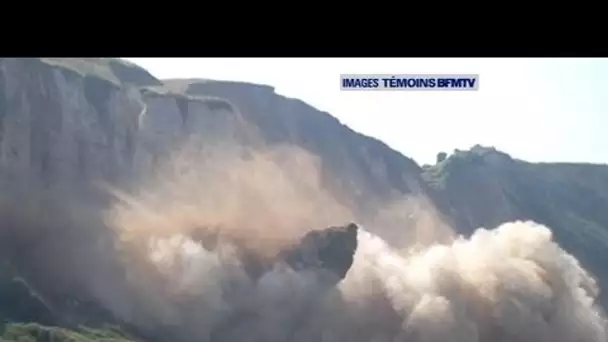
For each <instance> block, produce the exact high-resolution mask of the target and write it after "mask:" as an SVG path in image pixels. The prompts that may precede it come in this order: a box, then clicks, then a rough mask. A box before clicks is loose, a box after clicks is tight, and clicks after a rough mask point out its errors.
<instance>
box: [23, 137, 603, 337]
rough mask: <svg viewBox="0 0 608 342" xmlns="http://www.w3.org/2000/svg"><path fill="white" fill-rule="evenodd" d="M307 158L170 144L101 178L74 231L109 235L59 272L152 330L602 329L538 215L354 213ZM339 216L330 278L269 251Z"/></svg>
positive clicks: (420, 333) (448, 332)
mask: <svg viewBox="0 0 608 342" xmlns="http://www.w3.org/2000/svg"><path fill="white" fill-rule="evenodd" d="M321 167H322V165H321V164H320V162H319V160H318V159H316V158H315V157H314V156H311V155H309V154H308V153H306V152H305V151H304V150H301V149H297V148H294V147H279V148H276V149H265V150H264V151H253V150H245V149H212V150H206V151H202V152H196V153H194V152H192V151H188V150H183V151H181V152H180V153H176V154H174V155H172V156H171V157H170V158H167V159H166V161H165V162H164V163H163V164H162V165H159V167H158V168H156V169H155V170H154V173H153V174H151V175H149V176H148V177H145V178H143V179H142V180H141V181H140V182H139V183H138V184H137V185H136V186H135V187H134V188H132V189H129V190H126V189H118V188H113V187H111V186H108V185H104V189H105V190H107V191H109V192H110V193H111V194H112V196H113V200H112V202H111V204H110V205H109V207H107V208H106V210H104V211H102V212H100V216H101V217H102V218H103V221H100V222H102V223H98V222H97V221H95V222H96V223H95V224H93V227H94V228H95V229H93V228H89V229H87V230H85V231H89V230H100V229H102V227H103V229H105V230H107V231H109V232H111V233H112V234H110V235H111V236H112V240H111V241H112V247H110V246H108V245H107V244H104V246H105V249H101V248H94V249H90V248H78V249H74V248H71V249H67V250H70V251H72V252H70V253H71V254H69V256H70V257H69V258H68V257H64V258H61V259H58V260H60V261H61V263H63V262H66V263H67V264H68V265H72V264H75V262H74V259H80V260H89V261H88V264H87V265H89V266H90V267H88V268H85V267H77V268H74V270H65V272H69V274H70V277H68V278H70V279H72V278H73V279H80V280H81V283H80V285H79V286H81V287H83V286H84V287H86V288H87V291H85V292H86V293H88V294H90V295H91V296H92V297H94V298H96V299H97V301H98V302H100V303H101V304H102V305H103V306H104V307H105V308H106V309H108V310H110V311H111V312H113V314H114V315H116V316H118V317H120V319H122V320H124V321H127V322H129V323H131V324H133V325H134V326H136V327H138V328H139V329H141V330H142V331H145V332H146V334H147V336H155V337H157V338H158V339H159V340H161V336H172V338H173V340H182V341H213V342H222V341H245V342H247V341H251V342H253V341H266V342H283V341H293V342H299V341H301V342H310V341H328V342H333V341H355V342H357V341H361V342H364V341H365V342H370V341H373V342H384V341H386V342H389V341H390V342H398V341H403V342H406V341H411V342H434V341H438V342H439V341H455V342H490V341H498V342H501V341H504V342H514V341H521V342H544V341H555V342H572V341H588V342H600V341H601V342H604V341H607V340H608V339H607V336H606V327H607V324H606V320H605V318H604V316H603V313H602V311H601V310H600V308H599V307H597V306H596V303H595V300H596V298H597V296H598V285H597V284H596V283H595V280H594V279H593V277H592V276H591V275H590V274H588V273H587V272H586V271H585V270H584V269H583V268H582V267H581V265H580V264H579V263H578V261H577V260H576V259H575V258H574V257H573V256H571V255H569V254H568V253H566V252H565V251H564V250H563V249H562V248H560V246H559V245H558V244H556V243H555V242H554V241H553V236H552V234H551V231H550V230H549V229H548V228H547V227H544V226H542V225H539V224H536V223H534V222H511V223H505V224H503V225H501V226H499V227H489V229H486V228H479V229H478V230H477V231H475V233H474V234H473V235H472V236H471V237H470V238H463V237H459V236H457V235H456V234H454V232H452V231H451V230H450V229H449V227H448V226H447V225H446V224H445V223H443V220H442V219H441V218H439V217H438V214H437V213H436V212H435V211H434V209H433V207H432V203H430V201H429V200H427V199H419V198H416V197H408V198H404V199H403V198H402V199H398V200H395V201H389V202H387V203H384V204H382V203H375V204H376V205H379V206H380V207H383V208H384V209H383V210H382V211H380V212H378V213H377V215H376V216H375V217H371V218H370V217H360V216H358V213H357V212H356V210H355V209H353V208H349V207H347V206H346V205H344V204H341V203H340V202H339V201H338V200H336V197H335V196H333V195H334V194H330V193H328V192H327V191H325V190H324V187H323V185H322V183H321V181H320V177H319V174H320V172H319V171H320V168H321ZM89 218H90V217H89ZM350 221H356V222H364V224H360V229H359V232H358V237H357V238H358V247H357V250H356V253H355V256H354V263H353V265H352V267H351V268H350V270H349V272H348V273H347V275H346V277H345V278H344V279H343V280H342V281H341V282H340V283H338V285H336V286H333V285H332V286H328V285H327V284H325V283H323V282H322V281H320V280H319V279H318V278H317V277H316V276H315V274H314V272H313V273H311V272H304V271H302V272H295V271H293V270H292V269H290V268H289V267H283V266H281V264H280V263H277V262H276V260H275V259H273V258H274V256H275V255H276V254H277V253H278V252H279V251H280V250H281V249H282V248H285V247H286V246H288V245H290V244H292V243H295V242H296V241H298V239H299V238H300V237H302V236H303V235H304V234H305V233H306V232H308V231H310V230H311V229H322V228H326V227H328V226H330V225H336V224H343V223H346V222H350ZM74 222H79V224H80V223H81V222H82V220H80V221H74ZM29 225H30V226H31V224H29ZM38 225H40V224H38ZM70 225H71V226H74V223H73V222H72V223H71V224H70ZM425 228H426V229H425ZM58 229H59V228H58ZM64 231H65V228H64ZM68 232H70V234H71V233H73V232H72V230H69V231H68ZM79 232H81V230H79ZM398 232H400V233H398ZM78 234H81V235H82V233H78ZM68 235H69V234H68V233H64V234H61V235H60V236H61V237H62V238H64V239H66V241H68V242H70V243H72V244H84V242H83V241H84V240H86V239H84V238H82V239H74V238H69V237H68ZM402 235H407V238H406V239H403V241H399V242H397V243H395V242H394V241H391V240H399V239H402ZM30 238H31V237H30ZM104 241H105V240H104ZM406 241H407V242H406ZM95 244H96V245H98V244H99V243H98V242H96V243H95ZM67 245H68V244H67V243H64V244H62V245H61V246H63V247H65V246H67ZM45 251H47V252H48V250H45ZM52 251H53V252H54V253H56V254H58V255H61V253H62V252H61V248H55V249H53V250H52ZM92 251H94V253H93V252H92ZM103 251H105V253H104V252H103ZM55 257H56V258H57V256H55ZM99 259H103V260H106V261H104V262H99V261H98V260H99ZM110 259H111V260H114V263H112V262H110V261H107V260H110ZM70 260H71V261H70ZM91 260H94V261H95V262H93V261H91ZM61 263H60V264H61ZM55 264H57V263H55ZM104 265H105V266H104ZM108 265H114V266H112V267H110V266H108ZM115 265H120V268H119V270H118V267H117V266H115ZM62 272H64V270H62V269H59V268H56V274H55V275H56V276H57V275H60V274H61V273H62ZM63 278H66V277H63ZM87 279H88V281H86V280H87ZM92 279H94V281H93V280H92ZM165 340H167V339H166V338H165ZM169 340H171V339H169Z"/></svg>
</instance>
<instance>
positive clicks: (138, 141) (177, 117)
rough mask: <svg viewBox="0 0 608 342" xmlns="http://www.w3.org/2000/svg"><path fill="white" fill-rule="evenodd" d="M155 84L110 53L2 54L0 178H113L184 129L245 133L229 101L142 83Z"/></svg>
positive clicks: (40, 181)
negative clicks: (97, 56) (92, 56)
mask: <svg viewBox="0 0 608 342" xmlns="http://www.w3.org/2000/svg"><path fill="white" fill-rule="evenodd" d="M158 84H160V81H158V80H157V79H155V78H154V77H153V76H151V75H150V74H148V73H147V72H145V71H144V70H142V69H139V68H137V67H135V66H131V65H125V64H123V62H119V61H115V60H60V59H58V60H54V59H3V60H2V61H0V99H2V100H1V102H0V123H1V125H0V137H1V138H0V174H1V175H2V177H1V179H2V180H3V181H4V182H5V183H8V184H9V185H15V184H25V183H28V184H29V185H30V186H45V187H49V186H53V187H65V188H70V187H73V186H74V185H76V184H79V185H80V184H84V183H86V182H87V181H90V180H106V181H118V180H120V179H122V178H124V177H127V176H129V175H132V173H133V172H134V171H136V170H141V169H142V168H147V167H150V165H152V164H153V163H154V162H155V160H157V159H158V158H159V157H161V156H162V155H163V153H164V152H167V151H169V150H171V149H172V148H174V147H175V146H177V144H179V143H180V142H182V141H183V140H185V139H187V138H188V135H189V134H192V133H196V134H197V136H198V137H201V138H203V139H208V140H213V139H220V138H221V139H230V138H231V137H233V138H234V137H237V138H244V137H245V136H246V132H239V129H240V128H239V124H238V121H239V120H240V117H239V114H238V111H237V109H236V108H235V107H233V106H232V105H231V104H230V103H229V102H228V101H226V100H223V99H212V98H204V97H193V96H186V95H183V94H161V93H156V92H154V91H150V90H148V89H146V88H145V86H154V85H158ZM237 132H238V133H237ZM81 181H82V182H81Z"/></svg>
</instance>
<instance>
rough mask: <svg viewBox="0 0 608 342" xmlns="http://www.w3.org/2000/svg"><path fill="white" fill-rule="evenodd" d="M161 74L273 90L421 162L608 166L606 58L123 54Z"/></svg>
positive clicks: (607, 72)
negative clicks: (434, 88)
mask: <svg viewBox="0 0 608 342" xmlns="http://www.w3.org/2000/svg"><path fill="white" fill-rule="evenodd" d="M126 59H128V60H130V61H132V62H135V63H136V64H138V65H140V66H142V67H144V68H146V69H147V70H148V71H150V72H151V73H152V74H153V75H155V76H156V77H158V78H210V79H219V80H233V81H245V82H252V83H260V84H267V85H271V86H274V87H275V89H276V92H277V93H279V94H281V95H285V96H288V97H295V98H299V99H301V100H303V101H305V102H307V103H309V104H310V105H312V106H314V107H316V108H318V109H320V110H323V111H327V112H329V113H330V114H331V115H333V116H335V117H337V118H338V119H339V120H340V121H341V122H342V123H344V124H346V125H348V126H350V127H351V128H352V129H354V130H356V131H358V132H361V133H363V134H366V135H369V136H373V137H376V138H378V139H380V140H382V141H384V142H385V143H387V144H388V145H389V146H391V147H392V148H394V149H396V150H398V151H400V152H401V153H403V154H405V155H407V156H409V157H411V158H414V159H415V160H416V161H417V162H418V163H419V164H424V163H432V162H433V161H434V159H435V155H436V154H437V152H439V151H446V152H451V151H453V150H454V149H455V148H459V149H468V148H470V147H471V146H473V145H475V144H482V145H487V146H494V147H496V148H498V149H500V150H502V151H504V152H507V153H509V154H511V155H512V156H513V157H516V158H520V159H525V160H529V161H563V162H592V163H608V135H606V134H604V132H605V130H606V129H607V128H608V96H605V93H606V92H607V91H608V59H500V58H492V59H447V58H443V59H417V58H408V59H396V58H392V59H360V58H349V59H340V58H325V59H322V58H317V59H303V58H286V59H269V58H257V59H227V58H205V59H196V58H126ZM356 73H361V74H363V73H365V74H374V73H383V74H413V73H444V74H464V73H474V74H479V81H480V88H479V91H477V92H395V91H387V92H363V91H362V92H352V91H348V92H345V91H340V85H339V77H340V74H356Z"/></svg>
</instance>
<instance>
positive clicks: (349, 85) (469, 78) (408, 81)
mask: <svg viewBox="0 0 608 342" xmlns="http://www.w3.org/2000/svg"><path fill="white" fill-rule="evenodd" d="M340 88H341V89H342V90H402V91H403V90H435V91H446V90H452V91H454V90H458V91H471V90H472V91H476V90H478V89H479V75H459V74H458V75H385V74H380V75H340Z"/></svg>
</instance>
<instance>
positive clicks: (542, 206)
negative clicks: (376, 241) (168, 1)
mask: <svg viewBox="0 0 608 342" xmlns="http://www.w3.org/2000/svg"><path fill="white" fill-rule="evenodd" d="M186 143H188V144H194V145H193V146H198V147H201V148H210V149H212V150H213V149H215V150H218V151H220V154H225V155H227V156H228V155H230V154H229V153H228V150H227V148H229V147H230V146H241V147H242V146H245V147H253V148H260V149H263V148H266V147H272V146H284V145H288V146H296V147H298V148H301V149H303V150H305V151H307V152H308V153H310V154H311V155H313V156H314V157H316V158H317V161H318V164H315V165H316V166H315V169H314V170H313V171H319V172H320V180H319V181H320V184H319V186H320V188H321V189H323V190H324V191H328V192H329V193H330V195H331V196H332V197H333V198H335V199H336V201H337V202H339V204H340V205H343V206H344V207H346V208H347V209H348V210H350V212H351V213H352V215H353V216H354V217H353V219H355V218H356V219H357V220H359V221H363V222H364V224H363V225H364V226H366V223H369V227H370V229H372V230H373V229H374V227H373V224H374V223H378V222H390V224H389V226H390V227H389V228H390V229H389V230H388V231H382V229H379V230H378V233H379V234H381V235H382V234H384V235H383V236H384V237H385V238H386V239H387V240H389V242H392V243H394V244H395V245H400V244H403V243H404V242H403V241H401V240H400V239H402V238H403V236H409V235H408V234H409V233H410V231H411V230H413V228H412V227H413V226H415V225H417V226H418V227H419V228H420V227H422V228H424V229H426V228H429V225H434V224H435V221H437V222H440V223H441V224H445V225H447V226H450V227H452V228H454V229H455V230H456V232H457V233H460V234H464V235H469V234H471V232H472V231H473V230H474V229H476V228H478V227H488V228H493V227H496V226H497V225H499V224H501V223H504V222H508V221H513V220H525V219H530V220H534V221H537V222H539V223H542V224H546V225H547V226H549V227H551V229H553V232H554V234H555V236H556V238H557V240H558V242H559V243H560V245H562V246H564V248H565V249H566V250H568V251H569V252H571V253H573V254H574V255H575V256H576V257H577V258H579V259H580V260H581V262H582V263H583V265H584V266H585V267H587V268H588V269H590V270H591V271H592V272H593V273H594V274H595V275H596V276H597V277H598V278H599V280H600V284H601V285H604V286H606V285H605V284H608V272H606V270H605V267H603V266H602V265H605V263H608V253H606V252H607V251H608V249H607V248H608V230H607V229H608V213H607V212H606V210H603V209H604V208H607V207H608V167H606V166H605V165H590V164H589V165H586V164H559V163H553V164H534V163H528V162H525V161H521V160H517V159H514V158H511V157H510V156H509V155H507V154H505V153H503V152H500V151H497V150H495V149H492V148H485V147H481V146H475V147H473V148H472V149H471V150H469V151H455V152H454V153H453V154H451V155H449V156H447V158H444V159H443V158H442V159H441V161H439V162H438V163H437V164H436V165H432V166H425V167H424V168H422V167H420V166H418V165H417V164H416V163H415V162H414V161H413V160H411V159H409V158H407V157H406V156H403V155H401V154H400V153H398V152H397V151H395V150H393V149H391V148H390V147H388V146H387V145H386V144H384V143H382V142H381V141H379V140H377V139H374V138H371V137H366V136H363V135H361V134H359V133H357V132H354V131H353V130H351V129H350V128H348V127H347V126H345V125H343V124H342V123H340V122H339V121H338V120H337V119H335V118H334V117H332V116H331V115H330V114H328V113H324V112H321V111H318V110H316V109H315V108H313V107H311V106H309V105H307V104H306V103H304V102H302V101H300V100H297V99H290V98H286V97H284V96H280V95H278V94H276V93H275V92H274V89H273V88H272V87H269V86H262V85H255V84H247V83H237V82H223V81H212V80H196V79H192V80H159V79H157V78H155V77H154V76H153V75H151V74H150V73H148V72H147V71H145V70H143V69H141V68H139V67H138V66H135V65H132V64H130V63H127V62H124V61H121V60H115V59H54V58H37V59H11V58H3V59H0V189H1V190H2V195H0V200H1V201H0V202H1V204H3V205H4V207H3V209H2V210H3V211H2V212H0V220H1V221H0V224H2V231H0V246H1V247H2V248H1V251H2V253H0V254H1V255H0V257H2V258H3V260H12V261H13V263H14V265H12V266H11V267H13V266H14V267H16V268H17V269H18V271H14V270H13V268H11V270H12V271H11V272H16V273H9V274H10V275H9V276H6V278H7V279H5V280H2V279H0V291H4V290H3V289H5V290H6V291H8V292H10V291H20V293H26V294H25V295H23V296H24V297H23V298H25V299H24V304H23V307H28V306H29V307H38V308H40V309H39V310H38V309H36V310H34V311H39V312H38V313H37V314H32V315H26V314H24V313H23V310H26V311H27V309H23V308H22V307H21V306H19V305H17V304H14V303H12V302H10V298H9V297H11V296H12V295H11V296H2V294H1V293H0V300H2V301H3V303H4V302H6V303H8V304H7V306H8V307H13V306H15V309H14V310H12V309H11V310H8V311H10V312H2V315H3V316H4V318H5V320H6V321H18V322H22V321H28V320H29V321H35V322H38V323H41V324H51V325H59V326H65V327H69V328H71V329H74V331H72V332H70V334H85V335H86V334H89V335H91V334H93V335H94V334H97V333H91V332H90V331H88V332H82V331H80V332H76V330H77V328H76V327H77V326H78V325H79V324H80V323H82V322H83V320H87V319H86V317H95V318H94V319H91V321H95V320H96V321H103V322H111V323H113V322H117V321H118V322H124V321H125V320H127V318H128V317H131V316H133V315H134V314H133V313H132V310H134V309H132V308H131V306H129V305H127V303H128V302H129V301H130V300H131V297H137V296H138V295H139V294H135V293H134V292H129V291H132V290H124V288H125V287H128V286H127V285H125V284H124V283H126V281H125V280H124V279H122V278H120V277H123V278H125V279H126V278H128V275H124V272H123V270H118V269H119V267H118V266H116V260H114V259H113V257H108V256H107V255H108V254H112V253H113V252H112V251H113V250H112V249H111V247H109V246H110V244H109V242H107V241H109V240H110V239H111V238H112V234H113V233H107V232H106V231H105V230H102V229H101V228H100V227H101V226H103V225H104V224H105V223H103V222H102V220H100V219H99V220H97V219H96V221H95V223H94V224H90V223H88V224H86V226H87V228H88V229H82V226H85V225H83V224H79V225H77V226H78V228H75V227H76V224H75V223H74V222H81V221H79V220H81V219H83V216H86V219H87V220H89V219H90V217H93V216H95V214H91V215H92V216H89V214H88V212H86V211H84V210H79V211H78V215H72V216H78V217H75V218H74V217H72V216H69V215H67V216H65V215H63V214H62V212H61V210H59V209H54V208H55V206H60V205H61V204H62V202H64V200H65V201H68V200H66V198H72V197H70V196H71V195H70V196H68V195H65V196H66V197H61V196H64V194H66V193H79V192H85V193H89V192H91V188H94V184H98V183H99V182H103V183H107V184H112V185H113V186H116V187H129V186H131V185H133V184H137V183H138V182H139V181H140V180H141V179H143V178H145V176H146V175H148V174H150V173H153V172H154V170H155V167H156V166H158V165H161V164H163V162H164V161H166V158H167V157H168V156H169V154H170V153H171V152H172V151H174V150H176V149H177V148H179V147H180V146H183V145H184V144H186ZM421 143H422V142H421ZM296 168H297V167H296ZM306 172H307V171H306V170H305V171H304V173H306ZM252 173H255V172H254V171H253V170H252ZM272 181H274V180H272ZM276 182H277V184H278V183H280V180H279V179H276ZM265 186H266V187H273V186H275V184H274V183H273V182H269V184H267V185H265ZM40 189H44V191H48V193H49V194H50V203H51V204H52V205H51V206H50V207H48V206H47V207H46V209H45V210H44V212H43V213H42V214H40V213H39V212H38V211H36V214H35V215H34V214H32V213H33V212H34V209H32V208H30V207H29V202H27V203H26V202H25V200H24V199H23V198H26V199H27V198H28V197H27V196H28V195H31V193H36V194H38V193H39V192H40V191H41V190H40ZM197 191H199V192H205V191H210V189H208V188H201V189H197ZM93 192H95V191H93ZM23 194H25V195H23ZM59 194H61V195H59ZM22 195H23V196H26V197H18V196H22ZM75 198H76V200H75V201H76V202H79V201H81V198H80V197H75ZM277 201H281V199H278V200H277ZM412 201H414V202H415V203H414V204H412ZM6 203H8V204H6ZM45 203H46V202H45ZM302 203H304V202H301V203H300V204H302ZM5 204H6V205H5ZM163 204H164V205H165V206H166V207H170V203H163ZM306 205H308V204H306ZM302 206H304V205H302ZM387 206H390V207H391V210H392V211H391V212H390V213H389V214H390V215H389V216H390V217H389V219H386V218H385V219H386V220H388V221H386V220H385V221H383V220H382V218H380V219H378V216H382V215H381V214H379V212H381V211H382V210H383V209H385V208H386V207H387ZM161 207H162V205H161ZM49 208H51V209H49ZM298 209H301V208H298ZM36 210H37V209H36ZM301 210H304V209H301ZM21 212H25V213H26V214H24V215H21V216H19V217H15V216H16V215H17V214H16V213H21ZM425 214H426V216H425ZM36 215H42V216H36ZM286 215H287V214H286ZM17 216H18V215H17ZM34 216H35V217H36V219H34V218H33V217H34ZM64 216H65V217H64ZM68 216H69V217H68ZM23 217H25V218H26V219H27V220H26V221H27V223H23V222H24V221H23ZM38 217H43V218H44V219H38ZM95 217H96V216H95ZM424 217H427V218H428V217H431V218H432V220H431V221H433V222H431V221H428V220H427V221H424ZM33 221H36V222H33ZM275 221H276V220H275ZM40 222H44V224H41V223H40ZM66 222H67V223H66ZM87 222H90V220H89V221H87ZM273 222H274V221H273ZM25 226H27V227H35V229H34V228H32V229H30V228H28V230H25V229H22V228H23V227H25ZM429 229H430V228H429ZM268 230H269V231H270V230H272V227H268ZM41 237H44V239H45V240H44V242H40V241H38V240H40V239H42V238H41ZM33 241H36V243H34V242H33ZM65 241H70V242H73V241H78V242H79V243H80V245H81V246H80V247H78V248H77V247H71V246H72V245H73V244H68V243H65ZM398 247H399V246H398ZM34 251H35V252H34ZM109 251H110V252H109ZM83 253H90V254H95V253H97V254H95V255H100V257H95V258H92V259H94V260H95V262H94V263H93V262H92V261H88V260H84V259H83V258H82V255H83ZM49 255H51V256H52V257H49ZM101 256H103V257H101ZM85 259H86V258H85ZM15 260H16V261H15ZM7 262H8V261H7ZM90 269H95V270H96V272H97V273H98V276H97V277H96V278H95V279H94V280H90V282H92V283H94V284H88V283H87V284H84V285H83V283H82V282H83V281H82V280H80V279H77V278H78V277H77V276H76V274H79V273H78V272H81V271H82V272H84V271H83V270H90ZM59 273H61V274H67V275H68V276H64V277H62V278H60V277H53V276H52V275H53V274H59ZM3 274H4V273H3ZM119 275H120V276H119ZM21 278H24V279H25V280H24V281H23V282H16V281H14V279H21ZM118 278H120V279H122V280H117V279H118ZM2 282H4V284H3V283H2ZM83 288H87V289H88V288H94V289H95V290H91V291H93V292H94V293H95V294H92V293H89V292H87V291H88V290H87V291H84V290H82V289H83ZM106 288H107V289H121V290H120V291H122V292H124V293H126V294H125V295H124V297H116V296H114V295H112V296H110V295H109V294H108V292H111V291H114V290H105V289H106ZM123 290H124V291H123ZM120 291H118V290H116V291H114V292H120ZM8 292H7V293H8ZM10 293H13V292H10ZM142 296H143V295H142ZM66 297H77V298H78V302H79V303H81V304H78V305H76V304H68V302H70V301H69V300H66V299H65V298H66ZM91 297H94V298H93V299H95V300H94V301H98V302H106V303H107V302H110V303H112V305H113V306H114V307H113V311H114V314H109V313H107V312H105V311H104V310H105V309H104V310H99V311H95V314H91V310H92V309H90V307H91V306H87V305H88V304H82V303H85V302H86V301H87V298H88V299H91ZM100 297H103V298H100ZM110 297H111V298H110ZM37 298H38V299H37ZM602 298H603V301H604V302H603V303H604V304H605V305H606V304H608V296H605V295H603V297H602ZM137 300H140V302H137V304H133V305H132V306H137V305H141V306H145V305H150V307H153V305H157V303H150V302H153V301H151V300H149V298H145V297H142V298H140V299H137ZM158 303H162V302H160V301H159V302H158ZM95 305H97V304H95ZM158 305H159V307H161V306H162V305H161V304H158ZM116 307H118V309H116ZM146 307H147V306H146ZM32 310H33V309H32ZM30 311H31V310H30ZM159 311H160V310H159ZM116 312H118V313H119V315H118V316H120V317H119V318H116V317H114V316H116ZM159 315H160V314H159ZM167 315H169V316H171V315H173V313H171V314H167ZM49 316H50V317H52V318H49ZM53 316H55V317H53ZM152 316H154V315H152V314H151V316H150V317H146V318H145V320H146V322H148V323H149V322H153V319H156V318H155V317H152ZM171 317H173V316H171ZM143 320H144V319H142V321H143ZM167 320H168V319H167ZM134 321H135V320H134ZM134 321H130V322H131V323H134ZM169 321H170V320H169ZM88 323H89V322H88V321H87V324H88ZM135 323H137V324H139V323H141V322H135ZM135 323H134V324H135ZM168 324H169V323H168ZM152 325H153V324H152ZM169 325H170V324H169ZM194 325H196V324H194ZM123 327H126V328H124V329H125V330H129V329H130V328H129V327H130V326H129V325H128V324H127V325H123ZM164 328H165V327H162V329H164ZM28 329H29V330H28ZM40 329H42V328H39V327H36V326H34V327H32V326H26V327H24V326H21V325H11V326H7V328H6V329H5V335H4V336H5V337H6V336H9V335H10V334H13V333H14V332H15V331H23V330H27V331H35V334H39V333H40V332H39V331H40ZM159 329H161V328H159ZM162 329H161V330H162ZM171 329H173V328H171V327H169V328H167V330H163V331H162V332H158V334H157V336H156V339H161V340H162V338H161V337H159V336H164V335H163V334H165V333H167V331H173V330H171ZM42 330H44V329H42ZM55 333H56V334H64V335H65V334H67V332H65V331H63V332H55ZM105 333H108V332H107V330H106V332H105ZM7 334H8V335H7ZM46 334H48V332H46ZM112 334H113V333H112ZM117 334H118V333H117ZM89 335H87V336H89ZM10 336H12V335H10ZM119 336H123V337H124V336H128V334H125V333H123V332H122V331H121V332H120V334H119ZM170 336H172V335H170ZM123 337H121V338H123ZM88 338H91V339H92V340H94V338H93V337H88ZM124 338H126V337H124ZM147 340H150V338H147ZM168 340H171V338H169V339H168Z"/></svg>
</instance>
